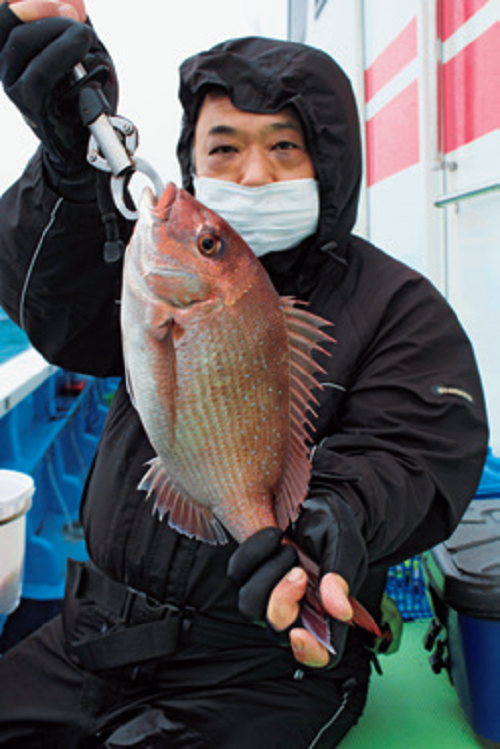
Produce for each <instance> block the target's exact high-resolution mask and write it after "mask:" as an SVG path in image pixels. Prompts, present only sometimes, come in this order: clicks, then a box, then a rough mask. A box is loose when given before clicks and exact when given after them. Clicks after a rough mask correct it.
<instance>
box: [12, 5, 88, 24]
mask: <svg viewBox="0 0 500 749" xmlns="http://www.w3.org/2000/svg"><path fill="white" fill-rule="evenodd" d="M9 5H10V6H11V10H12V12H13V13H15V14H16V16H17V17H18V18H19V19H20V20H21V21H23V22H24V23H29V22H30V21H39V20H40V19H42V18H52V17H54V16H64V17H66V18H72V19H73V20H74V21H82V22H83V21H85V19H86V17H87V14H86V11H85V5H84V3H83V2H82V0H72V1H71V2H70V1H69V0H68V2H58V1H57V0H10V1H9Z"/></svg>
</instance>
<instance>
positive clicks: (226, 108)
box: [196, 91, 303, 133]
mask: <svg viewBox="0 0 500 749" xmlns="http://www.w3.org/2000/svg"><path fill="white" fill-rule="evenodd" d="M243 120H245V121H250V122H252V123H255V124H258V123H260V124H262V125H268V126H269V127H275V128H279V129H282V128H290V129H293V130H298V131H299V132H301V133H302V132H303V126H302V122H301V120H300V117H299V115H298V114H297V112H296V111H295V109H294V108H293V107H292V106H286V107H284V108H283V109H280V110H279V111H278V112H275V113H271V114H264V113H257V112H248V111H246V110H242V109H238V108H237V107H235V106H234V104H233V103H232V101H231V99H230V98H229V96H228V95H227V94H226V93H225V92H224V91H210V92H209V93H207V94H206V95H205V98H204V100H203V103H202V105H201V108H200V113H199V115H198V120H197V123H196V128H197V129H199V125H200V124H201V126H202V127H207V128H208V129H209V130H210V131H211V132H212V131H213V132H217V131H218V132H222V131H223V130H224V129H227V128H230V127H231V124H232V123H236V122H242V121H243Z"/></svg>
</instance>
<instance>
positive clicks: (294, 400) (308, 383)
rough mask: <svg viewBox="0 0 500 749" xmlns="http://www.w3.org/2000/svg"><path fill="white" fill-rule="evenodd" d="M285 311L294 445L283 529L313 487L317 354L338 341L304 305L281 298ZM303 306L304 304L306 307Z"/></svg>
mask: <svg viewBox="0 0 500 749" xmlns="http://www.w3.org/2000/svg"><path fill="white" fill-rule="evenodd" d="M280 304H281V309H282V311H283V314H284V316H285V322H286V325H287V329H288V335H289V341H290V387H291V404H290V408H291V412H290V429H291V433H290V443H289V448H288V455H287V459H286V463H285V469H284V472H283V477H282V479H281V482H280V486H279V489H278V492H277V496H276V516H277V519H278V523H279V525H280V527H281V528H283V529H284V528H286V526H287V525H288V523H289V522H290V520H292V521H293V520H295V519H296V517H297V515H298V512H299V509H300V505H301V504H302V502H303V500H304V498H305V496H306V494H307V489H308V486H309V478H310V475H311V464H310V461H309V450H308V447H307V444H306V442H307V436H308V435H307V428H309V429H311V430H312V428H313V427H312V425H311V422H310V420H309V417H308V416H307V412H308V411H310V410H311V409H310V405H309V404H310V402H312V403H314V404H317V399H316V398H315V397H314V396H313V395H312V393H311V391H312V389H313V388H315V387H317V388H319V389H320V390H321V384H320V383H318V381H317V379H316V376H317V375H318V374H320V373H323V372H324V370H323V369H322V367H320V366H319V364H318V363H317V362H316V361H315V360H314V358H313V353H314V352H319V353H324V354H328V352H327V351H325V349H323V348H322V347H321V346H320V344H321V343H333V342H334V339H333V338H332V337H331V336H329V335H328V334H327V333H325V332H324V331H323V330H321V328H323V327H325V326H327V325H330V323H328V322H327V321H326V320H324V319H323V318H321V317H318V316H317V315H313V314H312V313H310V312H308V311H307V310H305V309H303V308H301V307H300V306H297V305H299V304H301V303H300V302H297V301H296V300H294V299H293V298H292V297H281V299H280ZM302 304H303V303H302Z"/></svg>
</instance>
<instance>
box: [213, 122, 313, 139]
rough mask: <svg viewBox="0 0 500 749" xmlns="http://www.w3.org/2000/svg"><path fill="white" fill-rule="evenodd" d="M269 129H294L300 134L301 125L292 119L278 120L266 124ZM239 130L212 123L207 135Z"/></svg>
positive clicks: (234, 133) (230, 132)
mask: <svg viewBox="0 0 500 749" xmlns="http://www.w3.org/2000/svg"><path fill="white" fill-rule="evenodd" d="M267 127H268V129H269V130H274V131H279V130H295V131H296V132H297V133H300V134H301V135H302V127H301V125H300V123H298V122H297V121H296V120H293V119H287V120H278V121H277V122H273V123H271V124H270V125H268V126H267ZM238 132H240V130H239V128H237V127H233V126H232V125H224V124H220V125H213V126H212V127H211V128H210V129H209V131H208V134H209V135H237V134H238Z"/></svg>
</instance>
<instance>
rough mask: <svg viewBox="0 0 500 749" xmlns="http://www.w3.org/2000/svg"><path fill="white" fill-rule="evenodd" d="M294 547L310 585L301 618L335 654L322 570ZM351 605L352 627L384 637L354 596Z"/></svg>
mask: <svg viewBox="0 0 500 749" xmlns="http://www.w3.org/2000/svg"><path fill="white" fill-rule="evenodd" d="M285 542H286V543H290V540H289V539H286V541H285ZM291 544H292V546H294V548H295V549H296V550H297V552H298V555H299V562H300V565H301V567H303V569H304V570H305V571H306V573H307V576H308V578H309V583H308V586H307V589H306V594H305V596H304V599H303V602H302V608H301V612H300V614H301V618H302V621H303V623H304V626H305V628H306V629H307V630H309V632H311V634H313V635H314V636H315V637H316V639H317V640H319V642H321V643H322V644H323V645H324V646H325V647H326V649H327V650H328V651H329V652H330V653H332V654H334V653H335V647H334V645H333V642H332V640H331V631H330V625H329V619H330V617H329V616H328V614H327V612H326V611H325V609H324V607H323V603H322V601H321V597H320V593H319V583H320V569H319V566H318V565H317V564H316V562H314V561H313V560H312V559H311V557H310V556H308V555H307V554H305V553H304V552H303V551H302V550H301V549H299V547H298V546H297V545H296V544H295V543H293V542H291ZM349 603H350V604H351V607H352V611H353V616H352V619H351V620H350V621H349V622H348V624H350V625H351V626H358V627H362V628H363V629H366V630H367V631H368V632H370V633H371V634H373V635H375V636H376V637H382V633H381V631H380V628H379V626H378V624H377V622H376V621H375V619H374V618H373V616H372V615H371V614H370V613H369V612H368V611H367V610H366V609H365V607H364V606H363V605H362V604H361V603H360V602H359V601H358V600H356V598H354V596H349Z"/></svg>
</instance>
